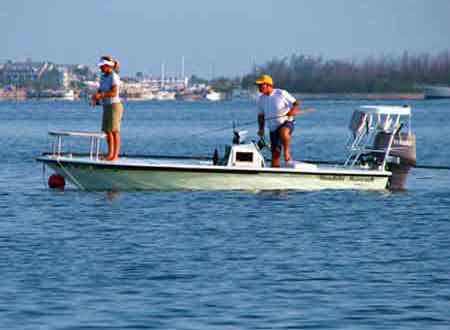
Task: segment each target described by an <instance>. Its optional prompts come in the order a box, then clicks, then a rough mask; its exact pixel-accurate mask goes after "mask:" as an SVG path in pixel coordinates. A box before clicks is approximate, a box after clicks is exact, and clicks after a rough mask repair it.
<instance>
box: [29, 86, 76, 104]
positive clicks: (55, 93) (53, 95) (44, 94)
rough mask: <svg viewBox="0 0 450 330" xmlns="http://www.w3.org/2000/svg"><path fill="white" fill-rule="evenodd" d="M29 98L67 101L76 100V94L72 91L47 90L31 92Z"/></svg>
mask: <svg viewBox="0 0 450 330" xmlns="http://www.w3.org/2000/svg"><path fill="white" fill-rule="evenodd" d="M27 97H28V98H48V99H59V100H66V101H73V100H75V92H74V91H73V90H72V89H46V90H42V91H34V90H29V91H28V92H27Z"/></svg>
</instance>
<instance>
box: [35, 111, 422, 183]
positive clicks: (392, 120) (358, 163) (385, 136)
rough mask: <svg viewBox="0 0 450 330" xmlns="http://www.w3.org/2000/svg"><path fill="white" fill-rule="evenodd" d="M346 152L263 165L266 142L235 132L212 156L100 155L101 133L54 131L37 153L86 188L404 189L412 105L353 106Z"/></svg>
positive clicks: (411, 149) (411, 152)
mask: <svg viewBox="0 0 450 330" xmlns="http://www.w3.org/2000/svg"><path fill="white" fill-rule="evenodd" d="M349 127H350V130H351V133H352V138H351V141H350V143H349V154H348V157H347V159H346V161H345V163H344V164H342V165H338V164H335V165H323V164H318V163H313V162H308V163H305V162H298V161H291V162H288V163H287V164H285V165H284V166H283V167H280V168H272V167H270V166H268V165H267V164H266V160H265V159H264V157H263V155H262V153H261V149H260V147H261V145H259V146H258V144H256V143H254V142H250V143H246V142H245V141H244V139H243V138H242V136H243V134H242V132H234V133H235V136H234V139H233V143H232V144H231V145H229V146H227V147H226V148H225V150H224V152H223V153H222V155H219V154H218V152H215V153H214V157H211V158H210V159H208V158H190V157H169V156H134V157H133V156H121V158H120V159H119V160H118V161H114V162H111V161H103V160H101V159H100V158H99V150H100V143H101V140H102V139H103V138H104V134H102V133H86V132H65V131H64V132H50V133H49V134H50V135H51V136H52V137H53V138H54V144H53V147H52V150H51V152H49V153H45V154H43V155H42V156H40V157H38V158H37V160H38V161H39V162H42V163H43V164H45V165H46V166H48V167H50V168H51V169H52V170H53V171H54V172H56V173H57V174H59V175H61V176H63V177H64V178H65V180H67V181H69V182H70V183H72V184H73V185H75V186H76V187H78V188H79V189H86V190H106V191H120V190H284V189H286V190H287V189H293V190H320V189H364V190H383V189H403V188H404V185H405V181H406V177H407V175H408V172H409V169H410V167H411V166H414V165H415V161H416V151H415V136H414V134H413V133H412V132H411V108H410V107H406V106H405V107H398V106H363V107H359V108H357V109H356V110H355V112H354V113H353V116H352V118H351V122H350V125H349ZM67 138H78V139H83V138H85V139H86V138H87V139H89V140H90V152H89V154H70V153H68V152H65V151H64V148H65V146H66V145H65V143H64V141H63V140H65V139H67Z"/></svg>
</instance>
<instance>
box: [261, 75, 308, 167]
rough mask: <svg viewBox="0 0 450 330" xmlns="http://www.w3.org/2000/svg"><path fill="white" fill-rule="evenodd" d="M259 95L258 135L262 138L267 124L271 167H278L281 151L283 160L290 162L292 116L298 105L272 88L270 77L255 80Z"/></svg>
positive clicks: (289, 95)
mask: <svg viewBox="0 0 450 330" xmlns="http://www.w3.org/2000/svg"><path fill="white" fill-rule="evenodd" d="M256 85H258V88H259V91H260V92H261V95H260V96H259V98H258V100H257V108H258V126H259V130H258V135H259V136H260V137H264V126H265V123H266V122H267V124H268V127H269V130H270V143H271V151H272V167H280V158H281V149H282V148H283V151H284V160H285V161H286V163H287V162H289V161H290V160H291V150H290V145H291V134H292V131H293V130H294V116H295V115H297V113H298V112H299V106H300V103H299V101H297V100H296V99H295V98H294V97H293V96H292V95H291V94H289V93H288V92H287V91H285V90H282V89H278V88H274V86H273V80H272V77H270V76H268V75H263V76H261V77H260V78H258V79H257V80H256Z"/></svg>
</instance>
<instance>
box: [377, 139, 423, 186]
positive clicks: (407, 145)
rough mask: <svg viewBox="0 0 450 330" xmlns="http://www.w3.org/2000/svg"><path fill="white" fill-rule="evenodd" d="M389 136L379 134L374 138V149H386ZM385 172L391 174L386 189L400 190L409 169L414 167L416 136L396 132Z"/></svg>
mask: <svg viewBox="0 0 450 330" xmlns="http://www.w3.org/2000/svg"><path fill="white" fill-rule="evenodd" d="M390 138H391V134H389V133H384V132H379V133H378V134H377V136H376V137H375V141H374V147H375V149H384V148H387V146H388V144H389V140H390ZM386 165H387V170H389V171H390V172H392V176H391V178H390V179H389V183H388V185H389V186H388V188H389V189H391V190H402V189H404V187H405V183H406V178H407V177H408V174H409V170H410V169H411V167H413V166H415V165H416V136H415V134H412V133H401V132H397V133H396V134H395V136H394V140H393V142H392V146H391V150H390V152H389V155H388V159H387V161H386Z"/></svg>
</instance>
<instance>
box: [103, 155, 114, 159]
mask: <svg viewBox="0 0 450 330" xmlns="http://www.w3.org/2000/svg"><path fill="white" fill-rule="evenodd" d="M112 158H113V156H110V155H106V156H100V159H101V160H111V159H112Z"/></svg>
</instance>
